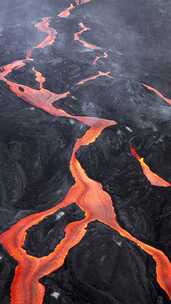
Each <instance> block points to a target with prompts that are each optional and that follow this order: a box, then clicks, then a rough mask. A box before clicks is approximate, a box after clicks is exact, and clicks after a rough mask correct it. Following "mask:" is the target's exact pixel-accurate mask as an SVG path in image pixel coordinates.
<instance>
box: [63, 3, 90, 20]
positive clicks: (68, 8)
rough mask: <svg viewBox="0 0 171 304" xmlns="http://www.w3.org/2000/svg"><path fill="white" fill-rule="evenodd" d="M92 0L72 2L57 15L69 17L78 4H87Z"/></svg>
mask: <svg viewBox="0 0 171 304" xmlns="http://www.w3.org/2000/svg"><path fill="white" fill-rule="evenodd" d="M90 1H91V0H82V1H79V0H75V3H74V4H73V3H71V4H70V6H69V7H67V8H66V9H64V10H63V11H62V12H60V13H59V14H58V15H57V16H58V17H61V18H67V17H69V16H70V15H71V12H72V11H73V10H74V9H76V8H77V6H79V5H82V4H87V3H88V2H90Z"/></svg>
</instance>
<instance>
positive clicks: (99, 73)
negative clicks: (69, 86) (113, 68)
mask: <svg viewBox="0 0 171 304" xmlns="http://www.w3.org/2000/svg"><path fill="white" fill-rule="evenodd" d="M99 77H108V78H112V75H111V72H101V71H98V72H97V74H96V75H93V76H90V77H88V78H85V79H82V80H80V81H79V82H77V84H76V85H77V86H78V85H84V84H85V83H86V82H89V81H90V80H95V79H97V78H99Z"/></svg>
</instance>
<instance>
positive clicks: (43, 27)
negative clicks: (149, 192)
mask: <svg viewBox="0 0 171 304" xmlns="http://www.w3.org/2000/svg"><path fill="white" fill-rule="evenodd" d="M88 2H90V0H82V1H81V0H80V1H78V0H76V1H75V5H77V6H78V5H81V4H85V3H88ZM71 8H72V6H70V10H68V11H67V12H66V11H65V12H62V13H61V14H59V15H61V16H60V17H67V16H69V14H70V11H71ZM59 15H58V16H59ZM81 24H82V25H81V27H82V32H81V33H80V32H79V33H77V35H76V36H75V38H76V40H77V41H79V42H80V41H83V40H81V39H80V35H81V34H82V33H83V32H84V31H85V30H87V29H88V28H85V27H84V25H83V23H81ZM36 27H37V28H38V29H39V30H40V31H42V32H46V33H47V34H48V36H47V37H46V38H45V39H44V40H43V41H42V42H41V43H40V44H38V45H37V46H36V48H43V47H46V46H47V45H51V44H52V43H54V41H55V38H56V31H55V30H54V29H52V28H50V27H49V17H46V18H43V19H42V21H41V22H39V23H38V24H37V25H36ZM80 43H82V44H83V45H84V46H86V47H87V45H88V46H93V45H89V44H87V43H86V42H80ZM90 48H91V47H90ZM92 48H93V49H94V48H96V47H95V46H93V47H92ZM30 56H31V55H28V56H27V59H30ZM97 60H98V59H96V62H97ZM24 65H25V60H18V61H14V62H13V63H11V64H9V65H6V66H4V67H2V68H1V70H0V80H2V81H4V82H5V83H6V84H7V86H8V87H9V89H10V90H11V91H12V92H13V93H14V94H16V95H17V96H18V97H19V98H20V99H22V100H24V101H25V102H26V103H28V104H30V105H32V106H34V107H36V108H38V109H41V110H43V111H45V112H47V113H49V114H50V115H53V116H57V117H59V116H63V117H65V118H72V119H76V120H78V121H80V122H81V123H84V124H86V125H87V126H89V129H88V130H87V131H86V132H85V134H84V135H83V136H82V137H81V138H79V139H77V141H76V143H75V146H74V148H73V152H72V156H71V160H70V171H71V174H72V176H73V178H74V181H75V183H74V185H73V186H71V188H70V189H69V191H68V193H67V194H66V196H65V198H64V199H63V200H62V201H61V202H57V203H56V205H55V206H54V207H52V208H50V209H48V210H45V211H42V212H38V213H35V214H32V215H29V216H26V217H25V218H23V219H21V220H19V221H18V222H17V223H16V224H14V225H12V226H11V227H10V228H9V229H8V230H7V231H5V232H4V233H2V234H1V235H0V243H1V244H2V245H3V246H4V248H5V249H6V250H7V252H8V253H9V254H10V255H11V256H12V257H13V258H14V259H15V260H16V261H17V267H16V269H15V275H14V279H13V282H12V285H11V300H10V303H11V304H42V303H43V300H44V295H45V287H44V285H42V284H41V283H40V279H41V278H42V277H44V276H46V275H48V274H50V273H51V272H53V271H55V270H57V269H59V268H60V267H61V266H62V265H63V263H64V261H65V258H66V256H67V254H68V252H69V250H70V249H71V248H72V247H73V246H75V245H77V244H78V243H79V242H80V241H81V239H82V238H83V237H84V235H85V233H86V229H87V226H88V224H89V223H91V222H92V221H95V220H98V221H100V222H101V223H104V224H105V225H107V226H109V227H111V228H112V229H114V230H115V231H117V232H118V233H119V234H120V235H121V236H123V237H124V238H126V239H128V240H130V241H132V242H133V243H134V244H136V245H137V246H139V247H140V248H141V249H142V250H144V251H145V252H146V253H148V254H149V255H151V256H152V257H153V259H154V261H155V262H156V274H157V281H158V283H159V285H160V286H161V288H163V289H164V290H165V292H166V293H167V294H168V296H169V298H170V299H171V263H170V261H169V259H168V258H167V256H166V255H165V254H164V253H163V252H162V251H160V250H158V249H156V248H154V247H152V246H150V245H148V244H145V243H144V242H142V241H140V240H138V239H137V238H136V237H134V236H132V235H131V234H130V233H129V232H128V231H126V230H125V229H123V228H122V227H121V226H120V225H119V223H118V222H117V218H116V214H115V210H114V207H113V202H112V200H111V197H110V196H109V194H108V193H107V192H105V191H104V190H103V187H102V185H101V184H100V183H98V182H96V181H94V180H92V179H91V178H89V177H88V176H87V174H86V172H85V170H84V169H83V168H82V166H81V164H80V163H79V161H78V160H77V157H76V153H77V151H78V150H79V149H80V147H82V146H84V145H89V144H91V143H93V142H94V141H95V140H96V139H97V138H98V137H99V136H100V134H101V133H102V132H103V130H104V129H105V128H107V127H111V126H114V125H116V122H115V121H111V120H107V119H101V118H96V117H87V116H75V115H71V114H69V113H67V112H65V111H64V110H62V109H60V108H57V107H55V106H54V102H56V101H58V100H60V99H62V98H66V97H67V96H69V95H70V92H69V91H67V92H64V93H60V94H57V93H54V92H51V91H49V90H47V89H44V87H43V84H44V82H45V81H46V79H45V77H44V76H43V75H42V74H41V73H40V72H38V71H37V70H36V69H35V68H33V71H34V73H35V77H36V81H37V82H38V83H39V84H40V88H39V89H33V88H30V87H28V86H25V85H21V84H18V83H15V82H12V81H10V80H8V79H6V78H5V77H6V76H7V75H8V74H9V73H11V72H12V71H13V70H14V69H17V68H21V67H22V66H24ZM101 76H107V77H111V74H110V72H100V71H99V72H98V73H97V74H96V75H94V76H91V77H89V78H87V79H84V80H81V81H80V82H78V83H77V85H84V84H85V83H86V82H87V81H90V80H95V79H97V78H98V77H101ZM131 152H132V155H133V156H134V157H135V158H136V159H137V160H138V161H139V162H140V164H141V167H142V170H143V172H144V174H145V175H146V176H147V178H148V179H149V180H150V182H151V183H153V184H154V183H155V185H159V184H160V186H161V185H162V186H164V187H165V186H167V182H166V181H164V180H163V179H161V178H160V177H158V176H157V175H156V174H154V173H153V172H152V171H151V170H150V168H149V167H148V166H147V165H146V164H145V163H144V161H143V160H142V159H141V157H140V156H139V155H138V154H137V152H136V150H135V149H134V148H131ZM73 202H76V204H77V205H78V206H79V207H80V208H81V209H82V210H83V211H84V212H85V217H84V219H82V220H80V221H76V222H73V223H70V224H68V225H67V226H66V228H65V237H64V238H63V240H62V241H61V242H60V243H59V244H58V245H57V246H56V248H55V249H54V251H53V252H51V253H50V254H49V255H47V256H44V257H41V258H38V257H34V256H31V255H30V254H29V253H28V252H27V250H26V249H24V243H25V239H26V236H27V232H28V229H30V228H31V227H32V226H33V225H37V224H39V223H40V222H41V221H42V220H44V219H45V218H47V217H48V216H50V215H51V214H53V213H55V212H57V211H58V210H60V209H61V208H64V207H66V206H68V205H70V204H72V203H73Z"/></svg>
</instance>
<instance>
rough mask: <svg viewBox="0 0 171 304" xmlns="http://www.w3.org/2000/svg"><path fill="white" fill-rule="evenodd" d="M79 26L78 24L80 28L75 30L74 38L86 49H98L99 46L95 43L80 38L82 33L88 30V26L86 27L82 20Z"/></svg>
mask: <svg viewBox="0 0 171 304" xmlns="http://www.w3.org/2000/svg"><path fill="white" fill-rule="evenodd" d="M79 26H80V28H81V29H80V31H79V32H76V33H75V34H74V40H75V41H77V42H79V43H80V44H82V45H83V46H84V47H85V48H87V49H91V50H97V49H99V47H97V46H96V45H95V44H91V43H89V42H87V41H85V40H83V39H81V36H82V34H83V33H84V32H87V31H89V30H90V28H89V27H86V26H85V25H84V23H83V22H80V23H79Z"/></svg>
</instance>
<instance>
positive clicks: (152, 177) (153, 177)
mask: <svg viewBox="0 0 171 304" xmlns="http://www.w3.org/2000/svg"><path fill="white" fill-rule="evenodd" d="M131 154H132V155H133V156H134V157H135V158H136V159H137V160H138V161H139V163H140V165H141V168H142V170H143V173H144V175H145V176H146V177H147V179H148V180H149V182H150V183H151V184H152V185H153V186H158V187H171V183H169V182H167V181H166V180H164V179H163V178H162V177H160V176H158V175H157V174H156V173H154V172H153V171H152V170H151V169H150V167H149V166H148V165H147V164H146V163H145V162H144V158H143V157H141V156H139V155H138V153H137V151H136V149H135V148H133V147H131Z"/></svg>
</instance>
